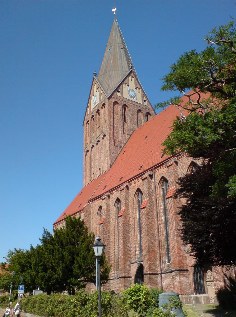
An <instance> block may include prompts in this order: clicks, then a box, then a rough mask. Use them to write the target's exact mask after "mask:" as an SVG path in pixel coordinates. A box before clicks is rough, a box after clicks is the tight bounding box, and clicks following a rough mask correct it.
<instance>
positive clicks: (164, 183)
mask: <svg viewBox="0 0 236 317" xmlns="http://www.w3.org/2000/svg"><path fill="white" fill-rule="evenodd" d="M160 187H161V199H162V209H163V216H164V231H165V245H166V261H167V263H170V261H171V255H170V236H169V217H168V208H167V200H166V195H167V191H168V181H167V179H166V178H163V179H162V180H161V182H160Z"/></svg>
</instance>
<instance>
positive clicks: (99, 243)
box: [93, 237, 105, 257]
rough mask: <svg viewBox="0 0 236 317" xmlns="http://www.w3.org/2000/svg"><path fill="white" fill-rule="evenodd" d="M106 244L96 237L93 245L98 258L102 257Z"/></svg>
mask: <svg viewBox="0 0 236 317" xmlns="http://www.w3.org/2000/svg"><path fill="white" fill-rule="evenodd" d="M104 248H105V244H103V243H102V241H101V238H100V237H96V238H95V241H94V245H93V250H94V254H95V256H96V257H100V256H102V253H103V250H104Z"/></svg>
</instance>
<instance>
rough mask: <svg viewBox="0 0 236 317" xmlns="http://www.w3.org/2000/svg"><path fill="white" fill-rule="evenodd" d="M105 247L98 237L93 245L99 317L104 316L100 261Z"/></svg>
mask: <svg viewBox="0 0 236 317" xmlns="http://www.w3.org/2000/svg"><path fill="white" fill-rule="evenodd" d="M104 248H105V245H104V244H103V243H102V241H101V238H100V237H96V238H95V241H94V245H93V250H94V254H95V256H96V290H97V291H98V316H99V317H101V316H102V307H101V280H100V260H101V256H102V252H103V250H104Z"/></svg>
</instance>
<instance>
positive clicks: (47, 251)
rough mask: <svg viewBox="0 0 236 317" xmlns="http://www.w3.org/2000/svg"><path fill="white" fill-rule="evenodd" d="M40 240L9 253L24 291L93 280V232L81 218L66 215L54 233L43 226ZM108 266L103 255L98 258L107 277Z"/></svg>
mask: <svg viewBox="0 0 236 317" xmlns="http://www.w3.org/2000/svg"><path fill="white" fill-rule="evenodd" d="M40 241H41V244H40V245H37V246H36V247H32V246H31V248H30V250H16V249H15V250H14V251H10V252H9V254H8V261H9V271H11V272H13V271H14V272H15V280H16V281H17V283H18V284H19V283H20V281H23V283H24V284H25V288H26V290H27V291H32V290H33V289H35V288H36V287H40V289H42V290H43V291H45V292H47V293H51V292H62V291H65V290H67V291H68V292H69V293H70V294H72V293H74V292H75V289H79V288H83V287H85V285H86V284H87V283H88V282H95V258H94V251H93V243H94V235H93V234H91V233H89V232H88V229H87V227H86V226H85V224H84V222H83V221H82V220H81V219H80V218H71V217H68V218H66V221H65V226H64V227H62V228H59V229H56V230H55V232H54V234H51V233H50V232H49V231H47V230H44V232H43V235H42V237H41V239H40ZM109 271H110V267H109V265H108V264H107V261H106V258H105V255H103V256H102V259H101V279H102V281H103V282H106V281H107V278H108V276H109ZM18 284H17V285H18Z"/></svg>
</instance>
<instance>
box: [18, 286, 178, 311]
mask: <svg viewBox="0 0 236 317" xmlns="http://www.w3.org/2000/svg"><path fill="white" fill-rule="evenodd" d="M160 292H161V291H160V290H158V289H149V288H148V287H146V286H145V285H139V284H135V285H132V286H131V287H130V288H128V289H126V290H125V291H123V292H122V293H120V294H115V293H114V292H102V298H101V300H102V302H101V303H102V316H103V317H144V316H145V317H174V315H173V314H172V313H171V312H170V309H171V307H170V309H167V310H166V311H163V310H162V309H159V308H158V298H159V294H160ZM21 306H22V310H23V311H25V312H28V313H31V314H34V315H38V316H44V317H97V315H98V293H97V292H93V293H88V292H86V291H84V290H80V291H78V292H77V293H76V295H63V294H53V295H46V294H40V295H35V296H28V297H24V298H22V300H21Z"/></svg>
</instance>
